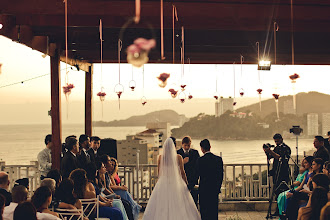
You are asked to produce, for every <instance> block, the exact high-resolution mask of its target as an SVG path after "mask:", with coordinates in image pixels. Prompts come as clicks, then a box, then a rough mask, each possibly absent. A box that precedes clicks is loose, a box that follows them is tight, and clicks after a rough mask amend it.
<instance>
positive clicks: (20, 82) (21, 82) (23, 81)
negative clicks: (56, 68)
mask: <svg viewBox="0 0 330 220" xmlns="http://www.w3.org/2000/svg"><path fill="white" fill-rule="evenodd" d="M62 70H65V69H62ZM48 75H50V73H47V74H43V75H40V76H36V77H33V78H30V79H25V80H21V81H19V82H14V83H11V84H7V85H3V86H0V89H1V88H5V87H9V86H13V85H17V84H23V83H25V82H28V81H31V80H34V79H38V78H41V77H44V76H48Z"/></svg>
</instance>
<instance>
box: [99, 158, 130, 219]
mask: <svg viewBox="0 0 330 220" xmlns="http://www.w3.org/2000/svg"><path fill="white" fill-rule="evenodd" d="M96 168H97V175H96V183H97V186H98V188H99V189H101V193H103V194H104V196H105V197H106V196H108V195H111V194H114V192H113V190H112V189H111V187H107V186H106V180H105V175H107V169H106V168H105V166H104V164H103V163H102V162H101V161H96ZM115 198H116V199H121V202H122V203H123V205H124V208H125V211H126V214H127V217H128V219H129V220H134V216H133V210H132V206H131V204H130V203H129V202H128V201H126V200H125V199H123V198H120V196H119V195H116V197H115Z"/></svg>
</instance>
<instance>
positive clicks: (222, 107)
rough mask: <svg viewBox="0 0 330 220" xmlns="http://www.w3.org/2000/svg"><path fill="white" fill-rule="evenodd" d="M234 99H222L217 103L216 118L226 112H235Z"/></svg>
mask: <svg viewBox="0 0 330 220" xmlns="http://www.w3.org/2000/svg"><path fill="white" fill-rule="evenodd" d="M233 102H234V99H233V98H222V97H221V98H220V99H219V101H217V102H215V117H220V115H222V114H224V113H225V112H226V111H233V110H234V107H233Z"/></svg>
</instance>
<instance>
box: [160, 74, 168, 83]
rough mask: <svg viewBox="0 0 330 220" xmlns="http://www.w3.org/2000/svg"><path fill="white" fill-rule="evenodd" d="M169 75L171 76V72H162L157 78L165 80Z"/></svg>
mask: <svg viewBox="0 0 330 220" xmlns="http://www.w3.org/2000/svg"><path fill="white" fill-rule="evenodd" d="M169 77H170V74H169V73H162V74H160V75H159V76H158V77H157V79H159V80H160V81H162V82H165V81H166V80H167V79H168V78H169Z"/></svg>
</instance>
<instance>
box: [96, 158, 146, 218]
mask: <svg viewBox="0 0 330 220" xmlns="http://www.w3.org/2000/svg"><path fill="white" fill-rule="evenodd" d="M100 160H101V162H102V163H103V164H104V165H105V167H106V169H107V173H106V174H105V181H106V186H107V187H109V188H111V189H112V190H113V191H114V193H116V194H117V195H119V196H120V197H121V198H122V199H124V200H126V201H128V202H129V203H130V205H131V207H132V211H133V216H134V219H135V220H137V219H138V218H139V213H140V210H141V208H142V207H141V206H140V205H139V204H138V203H137V202H135V201H134V199H133V197H132V195H131V194H130V193H129V192H128V188H127V186H125V185H122V186H120V185H117V184H116V181H115V179H114V176H113V174H114V172H115V170H116V168H115V166H116V164H115V163H114V162H113V160H112V161H111V158H110V157H109V156H108V155H103V156H102V157H101V158H100Z"/></svg>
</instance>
